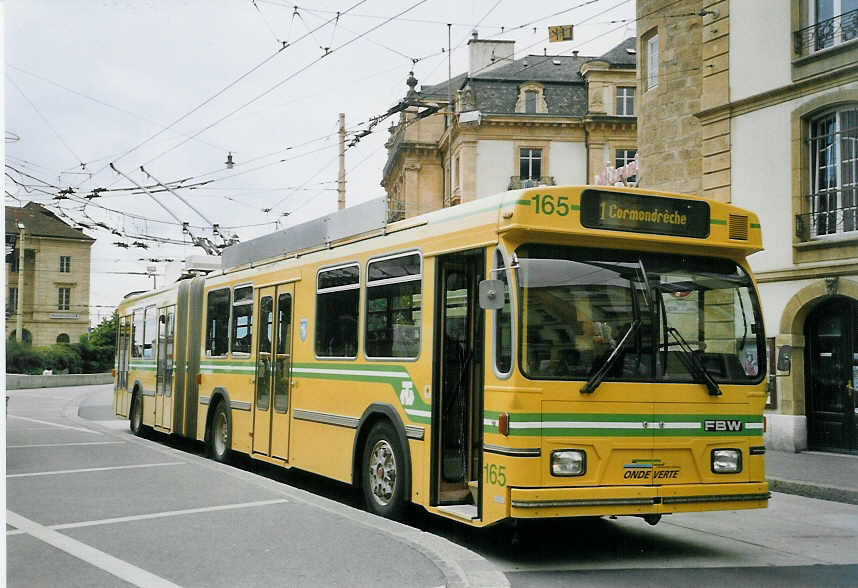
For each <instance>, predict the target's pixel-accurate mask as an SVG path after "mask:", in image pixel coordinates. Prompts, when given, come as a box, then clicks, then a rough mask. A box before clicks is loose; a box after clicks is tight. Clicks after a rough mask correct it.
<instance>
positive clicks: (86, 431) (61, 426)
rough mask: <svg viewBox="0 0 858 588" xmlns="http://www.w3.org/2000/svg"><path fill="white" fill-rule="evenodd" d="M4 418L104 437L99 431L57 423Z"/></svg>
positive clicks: (15, 417)
mask: <svg viewBox="0 0 858 588" xmlns="http://www.w3.org/2000/svg"><path fill="white" fill-rule="evenodd" d="M6 418H9V419H17V420H19V421H30V422H31V423H39V424H42V425H51V426H52V427H59V428H60V429H71V430H73V431H83V432H84V433H92V434H93V435H104V433H102V432H101V431H93V430H92V429H84V428H83V427H72V426H71V425H61V424H59V423H52V422H50V421H41V420H39V419H31V418H29V417H22V416H17V415H14V414H9V415H6Z"/></svg>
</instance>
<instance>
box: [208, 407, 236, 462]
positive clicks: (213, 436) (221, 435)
mask: <svg viewBox="0 0 858 588" xmlns="http://www.w3.org/2000/svg"><path fill="white" fill-rule="evenodd" d="M231 425H232V423H231V422H230V418H229V411H228V410H227V409H226V403H224V402H223V401H221V402H219V403H218V405H217V407H216V408H215V412H214V415H213V416H212V422H211V425H210V430H209V454H210V455H211V457H212V459H214V460H215V461H219V462H221V463H226V462H227V461H229V455H230V450H231V449H232V426H231Z"/></svg>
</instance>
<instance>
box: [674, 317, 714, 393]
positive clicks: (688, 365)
mask: <svg viewBox="0 0 858 588" xmlns="http://www.w3.org/2000/svg"><path fill="white" fill-rule="evenodd" d="M667 332H668V333H670V334H671V335H673V338H674V339H676V342H677V343H678V344H679V349H680V351H681V352H682V353H681V354H680V356H679V359H680V360H681V361H682V363H683V365H685V369H687V370H688V372H689V373H691V374H692V375H694V376H697V377H698V378H700V379H701V380H703V382H704V383H705V384H706V387H707V388H708V389H709V395H710V396H721V388H720V387H719V386H718V382H716V381H715V380H714V379H713V378H712V376H711V375H710V374H709V372H708V371H706V368H705V367H704V365H703V362H702V361H700V358H699V357H697V356H696V355H694V350H693V349H691V346H690V345H689V344H688V341H686V340H685V337H683V336H682V334H681V333H680V332H679V331H677V330H676V328H675V327H667Z"/></svg>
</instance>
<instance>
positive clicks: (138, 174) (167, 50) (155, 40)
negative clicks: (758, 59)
mask: <svg viewBox="0 0 858 588" xmlns="http://www.w3.org/2000/svg"><path fill="white" fill-rule="evenodd" d="M296 2H299V3H298V4H297V6H296V4H295V3H296ZM0 10H2V12H3V17H4V21H5V23H4V30H5V33H6V34H5V44H4V45H5V46H4V62H5V68H4V74H5V75H4V84H3V86H4V89H3V92H4V95H3V106H4V110H5V123H4V124H5V135H6V141H5V161H6V176H5V178H4V181H5V190H6V196H5V203H6V205H7V206H20V205H22V204H25V203H26V202H30V201H33V202H39V203H41V204H43V205H46V206H48V207H49V209H50V210H52V211H54V212H55V213H57V214H58V215H60V216H61V218H64V219H65V220H67V221H68V222H77V223H80V222H83V223H86V224H87V225H89V226H90V227H92V228H87V229H84V231H85V232H86V233H87V234H88V235H90V236H91V237H93V238H95V239H96V243H95V245H94V246H93V249H92V276H91V295H90V301H89V305H90V306H91V308H90V313H91V320H92V322H93V323H97V322H98V320H99V319H101V318H104V317H105V316H109V314H110V313H111V312H112V308H113V307H115V306H116V305H117V304H118V302H119V300H120V299H121V297H122V296H123V295H124V294H125V293H127V292H130V291H133V290H141V289H147V288H151V287H152V285H153V282H157V285H158V286H159V287H160V286H162V285H164V284H165V283H167V282H169V281H172V280H174V279H175V277H176V276H177V274H178V272H179V271H180V269H181V267H182V264H183V262H184V260H185V259H186V258H187V257H188V256H192V255H203V254H204V251H203V250H202V249H200V248H198V247H193V246H191V245H190V244H189V237H188V236H187V235H186V234H184V233H183V231H182V223H188V225H189V227H190V231H191V232H192V233H193V234H194V235H196V236H208V237H210V238H213V239H215V240H217V239H218V237H217V236H216V235H213V231H212V225H214V224H217V225H218V226H219V229H220V231H219V232H220V233H221V234H225V235H228V236H232V235H236V236H237V237H238V238H239V239H240V240H242V241H245V240H248V239H251V238H253V237H256V236H259V235H262V234H265V233H269V232H272V231H274V230H278V229H283V228H287V227H288V226H290V225H294V224H298V223H300V222H304V221H306V220H309V219H312V218H316V217H319V216H322V215H324V214H328V213H330V212H333V211H334V210H336V206H337V192H336V180H337V174H338V161H337V152H338V139H337V125H338V123H337V119H338V115H339V113H341V112H342V113H344V114H345V120H346V129H347V133H348V135H347V138H346V141H347V142H350V141H351V139H352V138H353V136H354V134H355V133H357V132H360V131H361V130H364V129H367V121H368V120H370V119H371V118H372V117H375V116H377V115H380V114H383V113H384V112H386V111H387V109H388V108H390V107H391V106H393V105H395V104H396V103H397V102H398V101H399V100H400V99H401V98H402V97H404V95H405V92H406V91H407V86H406V84H405V80H406V79H407V77H408V74H409V71H412V70H413V71H414V75H415V77H416V78H417V79H418V82H419V83H421V84H427V85H429V84H437V83H439V82H442V81H444V80H446V79H447V71H448V53H447V51H446V48H447V45H448V26H447V23H450V24H451V25H452V26H451V27H449V32H450V38H451V43H450V44H451V46H452V48H453V51H452V52H451V53H449V57H450V61H451V62H452V73H453V75H454V76H455V75H456V74H458V73H461V72H462V71H464V70H465V69H467V40H468V39H469V38H470V37H471V34H472V32H473V31H475V30H476V31H477V34H478V35H479V36H480V37H481V38H497V39H508V40H514V41H515V42H516V44H515V56H516V58H519V57H523V56H524V55H526V54H538V55H542V54H543V52H544V51H546V50H547V52H548V54H549V55H569V54H571V53H572V51H574V50H578V51H580V54H581V55H592V56H598V55H601V54H603V53H605V52H606V51H608V50H609V49H610V48H612V47H614V46H615V45H617V44H618V43H620V42H621V41H622V40H623V39H625V38H627V37H630V36H633V35H634V34H635V23H634V12H635V3H634V1H633V0H626V1H623V0H589V1H588V0H572V1H566V2H562V1H555V0H541V1H539V2H530V3H521V2H512V1H511V0H459V1H451V0H400V1H392V0H304V1H302V0H293V1H292V2H288V1H284V0H51V1H44V0H7V1H6V2H4V3H3V4H2V5H0ZM338 13H339V15H338ZM569 24H571V25H574V27H575V29H574V40H573V41H567V42H561V43H549V42H548V31H547V27H548V26H549V25H569ZM395 120H396V119H395V118H391V119H387V120H383V121H382V122H380V123H379V124H378V125H377V126H375V127H374V128H373V132H372V133H371V134H369V135H367V136H365V137H363V138H362V139H361V140H360V141H359V142H358V143H357V144H356V145H354V146H353V147H350V148H349V149H348V150H347V151H346V182H347V184H346V206H351V205H354V204H359V203H361V202H365V201H367V200H369V199H373V198H379V197H384V195H385V194H384V189H383V188H382V187H381V185H380V181H381V173H382V168H383V167H384V163H385V160H386V150H385V148H384V142H385V141H386V140H387V138H388V137H389V133H388V130H387V129H388V128H389V127H390V125H391V124H392V123H394V122H395ZM230 153H231V154H232V159H233V161H234V165H233V167H232V168H231V169H229V168H227V166H226V165H225V162H226V160H227V157H228V154H230ZM111 163H113V164H114V166H115V167H116V169H117V170H119V171H120V172H122V173H123V174H125V176H127V178H130V180H129V179H126V177H123V176H121V175H119V174H117V173H116V172H114V171H113V170H112V169H111V168H110V165H109V164H111ZM141 166H143V167H144V169H145V170H146V172H148V175H147V174H146V173H144V172H142V171H141V170H140V167H141ZM24 174H27V175H24ZM180 181H181V183H180V184H179V183H178V182H180ZM158 182H161V183H164V184H168V185H170V186H171V187H172V186H179V185H181V186H182V187H181V188H176V189H175V190H174V191H175V195H174V194H172V193H170V192H167V191H160V192H157V193H153V195H154V199H153V197H151V196H149V195H147V194H145V193H142V192H140V191H139V190H132V188H133V187H134V184H135V183H137V184H140V185H144V186H151V185H155V184H157V183H158ZM69 188H72V191H69V190H68V189H69ZM99 188H105V189H106V191H100V190H98V191H96V189H99ZM94 191H95V192H94ZM62 192H65V193H62ZM93 194H96V195H97V196H95V197H93ZM63 196H66V197H65V198H63ZM87 196H90V197H89V198H87ZM57 197H59V199H58V198H57ZM95 223H101V225H96V224H95ZM140 245H145V246H146V248H143V247H141V246H140ZM153 260H154V261H153ZM168 260H169V261H168ZM149 266H155V268H156V272H155V273H157V274H158V275H157V276H156V277H155V278H154V279H153V277H150V276H147V275H145V273H146V272H147V271H148V270H147V267H149ZM73 302H74V301H73Z"/></svg>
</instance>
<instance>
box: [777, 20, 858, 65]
mask: <svg viewBox="0 0 858 588" xmlns="http://www.w3.org/2000/svg"><path fill="white" fill-rule="evenodd" d="M852 39H858V10H852V11H850V12H844V13H843V14H838V15H837V16H835V17H834V18H829V19H826V20H821V21H819V22H817V23H815V24H812V25H810V26H809V27H805V28H803V29H799V30H797V31H795V32H794V33H793V43H794V51H795V54H796V55H797V56H800V57H803V56H805V55H810V54H811V53H815V52H816V51H820V50H822V49H828V48H829V47H834V46H835V45H840V44H841V43H845V42H847V41H851V40H852Z"/></svg>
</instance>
